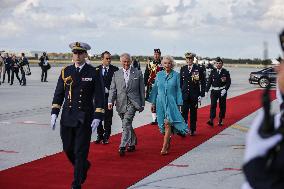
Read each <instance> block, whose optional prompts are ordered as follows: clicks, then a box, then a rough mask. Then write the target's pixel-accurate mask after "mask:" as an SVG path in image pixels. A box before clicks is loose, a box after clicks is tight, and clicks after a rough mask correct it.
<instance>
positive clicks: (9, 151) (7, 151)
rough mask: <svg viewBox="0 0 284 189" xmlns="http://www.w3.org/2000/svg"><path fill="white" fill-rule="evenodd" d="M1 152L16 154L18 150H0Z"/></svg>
mask: <svg viewBox="0 0 284 189" xmlns="http://www.w3.org/2000/svg"><path fill="white" fill-rule="evenodd" d="M0 152H1V153H6V154H16V153H19V152H16V151H11V150H0Z"/></svg>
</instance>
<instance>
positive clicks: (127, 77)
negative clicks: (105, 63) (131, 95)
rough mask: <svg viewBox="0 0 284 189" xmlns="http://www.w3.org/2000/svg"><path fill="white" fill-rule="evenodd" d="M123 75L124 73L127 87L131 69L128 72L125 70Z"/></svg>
mask: <svg viewBox="0 0 284 189" xmlns="http://www.w3.org/2000/svg"><path fill="white" fill-rule="evenodd" d="M123 73H124V74H123V76H124V81H125V85H126V87H127V84H128V80H129V75H130V68H129V69H128V70H126V69H124V68H123Z"/></svg>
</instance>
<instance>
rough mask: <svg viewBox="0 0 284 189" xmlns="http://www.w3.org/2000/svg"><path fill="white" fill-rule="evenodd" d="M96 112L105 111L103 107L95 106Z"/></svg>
mask: <svg viewBox="0 0 284 189" xmlns="http://www.w3.org/2000/svg"><path fill="white" fill-rule="evenodd" d="M95 112H98V113H105V110H104V109H103V108H96V111H95Z"/></svg>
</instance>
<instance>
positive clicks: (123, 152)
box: [118, 147, 125, 156]
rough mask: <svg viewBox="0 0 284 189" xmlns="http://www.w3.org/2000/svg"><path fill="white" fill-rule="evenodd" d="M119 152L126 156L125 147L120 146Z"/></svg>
mask: <svg viewBox="0 0 284 189" xmlns="http://www.w3.org/2000/svg"><path fill="white" fill-rule="evenodd" d="M118 153H119V155H120V156H124V155H125V147H120V148H119V150H118Z"/></svg>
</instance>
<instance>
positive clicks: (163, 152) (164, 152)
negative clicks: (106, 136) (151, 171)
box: [161, 150, 169, 156]
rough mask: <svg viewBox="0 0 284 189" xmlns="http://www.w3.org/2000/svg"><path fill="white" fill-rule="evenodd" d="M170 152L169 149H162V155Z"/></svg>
mask: <svg viewBox="0 0 284 189" xmlns="http://www.w3.org/2000/svg"><path fill="white" fill-rule="evenodd" d="M168 153H169V152H168V151H167V150H162V151H161V155H162V156H164V155H167V154H168Z"/></svg>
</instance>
